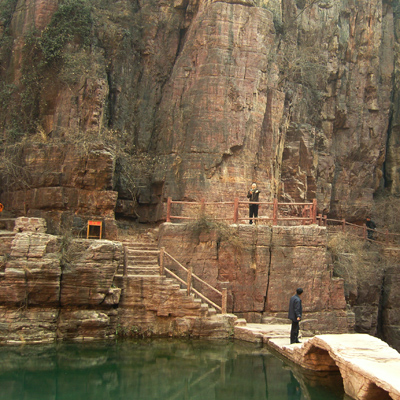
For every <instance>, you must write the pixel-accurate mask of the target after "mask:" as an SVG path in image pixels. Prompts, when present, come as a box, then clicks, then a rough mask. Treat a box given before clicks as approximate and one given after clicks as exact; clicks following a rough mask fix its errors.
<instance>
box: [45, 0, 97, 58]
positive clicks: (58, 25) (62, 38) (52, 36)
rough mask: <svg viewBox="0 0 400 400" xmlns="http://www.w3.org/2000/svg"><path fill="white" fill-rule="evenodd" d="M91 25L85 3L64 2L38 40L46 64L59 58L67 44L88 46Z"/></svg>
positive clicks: (90, 17)
mask: <svg viewBox="0 0 400 400" xmlns="http://www.w3.org/2000/svg"><path fill="white" fill-rule="evenodd" d="M92 25H93V18H92V13H91V8H90V6H89V5H88V2H87V1H85V0H65V1H64V2H63V3H62V4H61V5H60V6H59V8H58V10H57V11H56V12H55V13H54V15H53V18H52V20H51V22H50V24H49V25H48V26H47V27H46V29H45V30H44V31H43V32H42V36H41V38H40V47H41V49H42V52H43V55H44V58H45V60H46V62H48V63H50V62H52V61H54V60H56V59H59V58H61V57H62V51H63V49H64V47H65V45H66V44H67V43H70V42H73V43H75V44H77V45H79V46H87V45H89V44H90V37H91V30H92Z"/></svg>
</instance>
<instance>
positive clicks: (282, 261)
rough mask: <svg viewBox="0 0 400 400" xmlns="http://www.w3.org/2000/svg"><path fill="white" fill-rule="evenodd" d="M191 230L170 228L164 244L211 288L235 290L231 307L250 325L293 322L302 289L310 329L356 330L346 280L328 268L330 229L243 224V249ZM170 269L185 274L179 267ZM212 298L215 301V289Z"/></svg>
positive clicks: (165, 229) (166, 228) (164, 231)
mask: <svg viewBox="0 0 400 400" xmlns="http://www.w3.org/2000/svg"><path fill="white" fill-rule="evenodd" d="M189 229H190V228H188V227H187V226H185V225H178V224H175V225H172V224H164V225H163V226H162V229H161V231H160V245H161V246H164V247H165V249H166V251H167V252H169V253H170V254H171V255H172V256H174V257H177V258H178V260H179V262H180V263H182V264H183V265H185V266H191V267H193V272H194V273H195V274H197V275H198V276H199V277H200V278H201V279H203V280H205V281H206V282H207V283H209V284H210V285H211V286H213V287H216V288H219V289H221V288H223V287H227V288H229V290H230V292H231V298H230V299H229V302H228V305H229V310H230V311H231V312H233V313H234V314H236V315H239V316H240V315H243V316H245V318H246V320H247V321H248V322H260V321H261V316H262V315H269V316H271V315H274V316H277V317H280V318H285V319H287V309H288V301H289V298H290V296H292V295H293V293H294V292H295V290H296V288H297V287H299V286H301V287H303V289H304V296H303V304H304V312H305V313H304V320H308V322H307V327H306V329H307V330H309V331H311V332H319V331H323V332H327V331H329V332H347V331H349V330H352V329H353V328H354V316H352V315H351V313H350V314H349V313H348V312H347V309H346V301H345V297H344V288H343V280H342V279H332V271H330V270H329V269H327V260H326V231H325V228H323V227H318V226H315V225H314V226H300V227H275V226H274V227H269V226H258V227H252V226H247V225H246V226H245V225H240V226H238V228H237V233H238V237H239V240H240V241H241V243H242V245H243V247H241V248H239V247H238V245H237V243H236V248H235V247H234V246H233V243H232V242H231V243H230V242H229V239H227V240H221V238H219V237H218V232H212V233H211V234H209V235H201V236H200V237H196V236H193V232H190V230H189ZM177 237H179V238H180V239H179V240H177ZM168 267H169V268H172V269H173V270H174V271H176V272H177V273H179V269H177V268H176V267H175V266H174V264H173V263H171V262H170V263H169V264H168ZM194 285H195V286H196V285H197V286H198V284H197V283H196V282H195V283H194ZM202 289H203V290H205V292H206V293H207V289H206V288H202ZM207 294H208V295H209V296H210V298H212V299H213V298H215V296H214V295H213V293H212V292H211V291H209V293H207ZM214 301H216V302H217V301H220V300H218V299H216V298H215V300H214Z"/></svg>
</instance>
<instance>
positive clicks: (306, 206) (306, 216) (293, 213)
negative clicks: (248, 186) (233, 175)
mask: <svg viewBox="0 0 400 400" xmlns="http://www.w3.org/2000/svg"><path fill="white" fill-rule="evenodd" d="M173 204H180V205H182V206H185V207H192V206H196V207H197V209H198V213H197V216H198V215H199V214H200V215H201V214H203V215H204V214H206V207H207V206H214V207H218V214H221V208H222V207H224V206H229V208H230V211H229V209H228V211H227V212H226V213H225V214H226V215H225V216H223V217H218V218H216V219H218V220H227V221H231V222H233V223H234V224H237V223H240V222H243V221H249V219H250V218H249V217H248V216H246V217H243V216H240V215H239V210H240V208H241V207H242V208H243V206H245V207H246V208H248V206H249V205H250V204H258V205H259V212H258V213H259V215H260V216H259V217H257V218H254V217H253V218H251V220H252V221H254V222H256V223H258V222H261V223H262V222H263V221H272V224H273V225H278V222H281V221H295V222H299V223H302V224H307V223H311V224H316V223H317V201H316V200H315V199H314V200H313V202H312V203H278V200H277V199H274V201H272V202H249V201H239V199H238V198H237V197H236V198H235V199H234V201H223V202H206V201H205V200H204V199H202V200H201V201H200V202H196V201H175V200H172V198H171V197H168V200H167V216H166V221H167V222H171V221H172V220H177V219H180V220H195V219H196V218H197V216H196V215H182V213H180V215H175V214H174V213H173V212H172V205H173ZM265 208H267V209H269V213H268V214H266V213H265V211H264V210H265ZM213 213H215V211H214V212H211V213H208V215H212V214H213Z"/></svg>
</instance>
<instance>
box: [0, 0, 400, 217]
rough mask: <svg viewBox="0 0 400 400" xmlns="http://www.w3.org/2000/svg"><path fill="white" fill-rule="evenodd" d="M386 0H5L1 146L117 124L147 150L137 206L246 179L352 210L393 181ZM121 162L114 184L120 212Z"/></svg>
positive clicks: (390, 11) (267, 189)
mask: <svg viewBox="0 0 400 400" xmlns="http://www.w3.org/2000/svg"><path fill="white" fill-rule="evenodd" d="M397 8H398V5H397V2H394V1H393V2H392V1H382V0H372V1H366V0H355V1H351V2H348V1H330V0H329V1H327V0H324V1H322V0H321V1H308V0H305V1H299V0H259V1H257V2H253V1H252V0H251V1H250V0H243V1H228V0H227V1H202V0H197V1H196V0H190V1H174V2H169V3H168V2H167V3H165V2H164V3H161V2H158V1H156V0H154V1H151V2H145V3H141V2H140V1H138V2H135V3H132V2H128V1H121V2H118V3H115V4H114V3H113V4H111V3H110V4H109V3H106V2H103V1H101V0H90V1H89V0H65V1H63V2H58V1H56V0H46V1H43V0H40V1H39V0H28V1H22V0H21V1H17V0H7V1H5V2H3V4H2V5H1V8H0V11H1V31H0V35H1V54H0V63H1V76H2V88H1V96H2V97H1V99H2V100H1V102H0V103H1V115H2V122H1V126H2V131H3V136H4V138H5V141H4V142H3V146H4V145H6V144H7V143H10V141H12V140H15V139H17V140H20V138H21V137H22V136H26V135H27V134H29V135H30V138H31V140H33V141H36V142H37V141H42V142H43V141H47V142H51V143H53V142H54V141H56V138H62V137H69V136H71V135H72V134H75V135H76V134H78V136H79V135H81V136H82V135H85V132H86V134H87V132H102V131H104V130H105V129H106V130H107V132H108V133H107V134H106V136H105V139H104V142H106V143H107V142H109V140H108V139H109V138H110V137H111V136H112V135H117V136H118V135H120V136H119V138H120V141H121V142H124V143H125V144H126V146H127V148H128V149H130V150H129V152H132V150H133V149H134V151H135V152H136V154H138V153H139V155H141V157H142V162H143V159H145V161H146V162H148V163H149V168H145V172H143V171H142V173H134V174H133V177H132V180H133V182H134V184H135V187H136V188H137V192H136V194H137V198H138V199H139V204H141V205H142V206H144V205H146V204H147V205H149V206H150V210H151V211H150V212H149V207H147V208H144V209H143V212H142V214H143V219H145V220H154V219H159V218H160V217H161V214H160V213H159V212H155V210H154V207H153V206H154V205H155V204H157V203H160V202H161V201H162V200H163V199H165V198H166V197H167V196H172V197H174V198H175V199H183V198H186V199H198V198H200V197H205V198H207V199H210V200H216V199H218V200H223V199H227V198H231V197H232V196H239V197H243V196H244V195H243V193H245V191H246V188H247V186H248V185H249V183H250V182H251V181H257V182H258V183H259V186H260V187H261V189H262V193H263V199H265V200H267V199H271V198H273V197H276V196H279V197H281V198H284V199H288V200H311V199H313V198H317V199H318V204H319V208H320V211H322V210H324V209H325V210H326V211H327V212H330V213H331V215H335V216H340V217H347V218H350V219H351V218H352V219H360V218H363V217H364V215H365V213H366V212H368V211H369V210H370V209H371V204H372V199H373V194H374V193H376V192H377V190H378V189H379V188H382V187H387V188H388V189H389V191H390V192H392V193H394V194H398V187H399V185H398V176H397V175H398V172H397V170H398V167H397V165H398V160H397V159H398V157H397V156H396V154H397V153H398V143H397V142H398V141H397V140H396V135H397V134H396V132H397V128H396V127H397V125H398V123H397V119H398V116H397V114H398V112H397V106H396V104H397V103H398V101H397V100H396V99H397V97H398V96H397V86H398V83H397V69H398V68H397V64H398V60H397V52H396V51H395V49H396V46H397V41H398V37H397V25H398V22H397ZM71 10H74V11H73V12H71ZM116 132H119V133H116ZM37 133H40V135H39V136H36V137H34V138H32V135H33V134H37ZM107 135H108V136H107ZM56 146H58V145H57V144H56ZM32 151H34V150H33V149H32V148H30V149H29V150H28V152H29V153H32ZM4 156H6V154H4ZM146 157H148V159H146ZM139 159H140V157H139ZM150 164H151V166H152V167H154V166H155V169H154V170H153V169H152V168H150ZM28 167H29V165H28ZM120 173H121V169H118V168H117V169H116V179H115V180H114V181H113V187H112V188H111V189H113V190H114V191H116V192H118V196H119V202H120V208H121V209H124V210H125V211H124V213H128V214H129V213H131V215H132V214H133V211H129V204H128V206H127V205H126V204H125V205H124V204H122V203H123V202H124V201H125V200H130V201H131V200H133V199H132V196H131V195H129V194H128V193H127V192H126V190H125V189H124V185H123V184H122V183H121V181H120V180H118V174H120ZM3 175H4V174H3ZM43 186H45V184H43ZM96 190H103V189H98V188H97V189H96ZM107 190H109V189H107ZM121 202H122V203H121ZM13 207H14V205H13ZM151 207H153V208H151ZM139 214H140V211H139ZM133 215H134V214H133Z"/></svg>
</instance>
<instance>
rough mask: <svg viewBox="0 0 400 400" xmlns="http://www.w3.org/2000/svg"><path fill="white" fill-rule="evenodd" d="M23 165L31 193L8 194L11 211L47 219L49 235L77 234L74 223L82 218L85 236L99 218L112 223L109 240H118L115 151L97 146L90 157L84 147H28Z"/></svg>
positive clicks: (24, 190)
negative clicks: (90, 222) (88, 226)
mask: <svg viewBox="0 0 400 400" xmlns="http://www.w3.org/2000/svg"><path fill="white" fill-rule="evenodd" d="M20 162H21V164H22V166H21V168H25V169H26V170H27V171H28V172H27V175H28V176H27V178H26V179H27V180H28V181H29V189H27V188H18V187H12V188H8V189H7V190H5V191H4V192H3V193H2V196H1V198H2V201H3V203H4V204H6V206H7V209H8V210H10V211H12V212H13V213H15V214H16V215H25V216H27V217H40V218H45V219H46V222H47V226H48V232H49V233H53V234H54V233H56V234H59V233H61V232H62V231H63V230H64V229H70V227H71V225H72V228H73V229H74V224H75V220H77V219H79V218H80V219H81V225H82V228H81V229H80V230H81V232H79V233H80V234H81V235H82V233H83V234H84V233H85V232H84V229H85V228H86V222H87V221H88V220H90V219H96V218H97V219H99V218H100V219H102V220H103V221H104V222H105V220H107V229H104V233H105V237H107V238H109V239H116V238H117V232H116V229H115V227H114V226H113V224H114V225H115V222H112V221H111V220H114V209H115V206H116V202H117V197H118V193H117V192H115V191H113V190H112V188H113V177H114V164H115V160H114V155H113V154H112V153H111V152H110V151H108V150H106V149H104V148H103V147H95V146H92V147H91V148H90V149H87V151H86V152H85V151H84V149H79V145H78V146H73V145H72V146H55V145H32V146H27V147H25V149H24V154H23V158H22V160H20ZM21 221H22V220H20V222H19V224H21V223H22V222H21ZM28 225H29V226H31V227H32V226H33V225H32V224H30V223H29V222H28ZM15 229H17V231H19V230H20V229H22V228H21V227H20V226H17V227H16V228H15ZM75 229H76V228H75ZM76 230H78V229H76ZM82 236H83V235H82Z"/></svg>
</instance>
